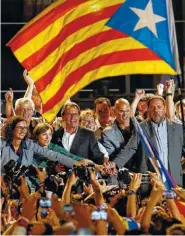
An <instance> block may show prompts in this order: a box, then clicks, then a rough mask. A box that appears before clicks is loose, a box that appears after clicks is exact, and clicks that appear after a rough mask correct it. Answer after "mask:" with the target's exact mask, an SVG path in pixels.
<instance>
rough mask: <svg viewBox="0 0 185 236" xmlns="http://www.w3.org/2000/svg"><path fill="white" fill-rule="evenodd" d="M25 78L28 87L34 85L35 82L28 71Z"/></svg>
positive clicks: (25, 71) (24, 75)
mask: <svg viewBox="0 0 185 236" xmlns="http://www.w3.org/2000/svg"><path fill="white" fill-rule="evenodd" d="M23 78H24V81H25V82H26V83H27V85H34V81H33V80H32V78H31V77H30V75H29V74H28V72H27V70H24V72H23Z"/></svg>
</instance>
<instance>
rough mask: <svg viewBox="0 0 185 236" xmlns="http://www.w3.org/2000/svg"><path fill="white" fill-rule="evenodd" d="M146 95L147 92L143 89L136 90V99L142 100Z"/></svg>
mask: <svg viewBox="0 0 185 236" xmlns="http://www.w3.org/2000/svg"><path fill="white" fill-rule="evenodd" d="M144 95H145V90H143V89H136V91H135V98H136V99H138V100H140V99H142V98H143V97H144Z"/></svg>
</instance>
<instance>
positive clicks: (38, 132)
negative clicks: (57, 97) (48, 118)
mask: <svg viewBox="0 0 185 236" xmlns="http://www.w3.org/2000/svg"><path fill="white" fill-rule="evenodd" d="M52 136H53V128H52V126H51V125H50V124H48V123H39V124H37V126H36V127H35V129H34V130H33V137H34V139H35V140H36V141H37V143H38V144H39V145H40V146H41V147H44V148H48V149H50V150H52V151H55V152H59V153H61V154H63V155H66V156H68V157H70V158H72V159H73V160H75V161H80V160H83V159H84V158H82V157H79V156H76V155H74V154H72V153H70V152H68V151H67V150H66V149H64V148H62V147H61V146H59V145H57V144H54V143H51V139H52ZM35 161H36V164H37V165H39V166H41V167H45V166H46V161H45V160H42V158H35Z"/></svg>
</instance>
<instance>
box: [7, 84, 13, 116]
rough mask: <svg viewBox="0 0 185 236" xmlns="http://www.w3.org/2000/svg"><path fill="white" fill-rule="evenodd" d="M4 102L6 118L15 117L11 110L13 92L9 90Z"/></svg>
mask: <svg viewBox="0 0 185 236" xmlns="http://www.w3.org/2000/svg"><path fill="white" fill-rule="evenodd" d="M5 101H6V108H5V109H6V117H7V118H10V117H12V116H14V115H15V111H14V109H13V90H12V89H11V88H10V89H9V91H8V92H6V93H5Z"/></svg>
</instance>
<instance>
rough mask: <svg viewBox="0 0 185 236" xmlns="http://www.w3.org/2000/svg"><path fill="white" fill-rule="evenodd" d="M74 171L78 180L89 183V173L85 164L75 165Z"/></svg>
mask: <svg viewBox="0 0 185 236" xmlns="http://www.w3.org/2000/svg"><path fill="white" fill-rule="evenodd" d="M74 173H75V175H76V176H78V178H79V180H80V182H85V183H89V182H90V174H89V171H88V169H87V167H85V166H77V167H74Z"/></svg>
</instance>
